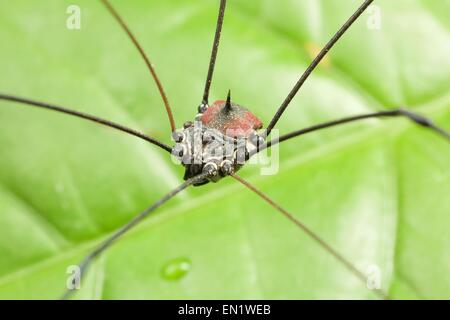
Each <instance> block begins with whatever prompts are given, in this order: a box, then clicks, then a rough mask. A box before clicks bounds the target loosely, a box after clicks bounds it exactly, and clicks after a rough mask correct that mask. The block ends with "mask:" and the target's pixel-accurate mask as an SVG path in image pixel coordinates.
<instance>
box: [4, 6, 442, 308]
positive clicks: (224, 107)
mask: <svg viewBox="0 0 450 320" xmlns="http://www.w3.org/2000/svg"><path fill="white" fill-rule="evenodd" d="M101 1H102V3H103V4H104V5H105V6H106V8H107V9H108V10H109V11H110V13H111V14H112V15H113V16H114V18H115V19H116V20H117V21H118V23H119V24H120V25H121V26H122V28H123V29H124V31H125V32H126V33H127V34H128V36H129V38H130V39H131V41H132V42H133V44H134V45H135V46H136V48H137V49H138V51H139V53H140V54H141V56H142V58H143V59H144V62H145V63H146V65H147V67H148V70H149V71H150V73H151V76H152V77H153V79H154V81H155V83H156V85H157V87H158V90H159V92H160V94H161V97H162V99H163V102H164V105H165V108H166V111H167V115H168V118H169V122H170V126H171V129H172V137H173V139H174V141H175V145H174V147H169V146H167V145H165V144H164V143H162V142H160V141H158V140H156V139H154V138H152V137H150V136H148V135H145V134H143V133H141V132H138V131H136V130H133V129H130V128H127V127H125V126H122V125H120V124H117V123H113V122H111V121H108V120H104V119H101V118H98V117H95V116H92V115H88V114H85V113H81V112H77V111H74V110H70V109H67V108H63V107H59V106H55V105H51V104H48V103H43V102H38V101H34V100H30V99H26V98H21V97H17V96H12V95H6V94H0V100H7V101H12V102H16V103H21V104H25V105H30V106H34V107H39V108H44V109H48V110H53V111H57V112H61V113H65V114H68V115H72V116H76V117H79V118H83V119H86V120H89V121H93V122H96V123H98V124H101V125H104V126H108V127H110V128H114V129H116V130H120V131H122V132H125V133H128V134H130V135H133V136H136V137H138V138H140V139H143V140H145V141H147V142H150V143H152V144H154V145H156V146H158V147H160V148H161V149H163V150H165V151H167V152H169V153H171V154H172V155H173V156H174V157H175V158H177V159H178V160H179V161H180V163H181V165H183V166H184V167H185V175H184V179H185V182H184V183H183V184H181V185H180V186H179V187H177V188H176V189H174V190H172V191H171V192H169V193H168V194H166V195H165V196H164V197H162V198H161V199H160V200H158V201H157V202H156V203H154V204H153V205H151V206H150V207H148V208H147V209H145V210H144V211H143V212H141V213H140V214H139V215H137V216H136V217H135V218H134V219H132V220H131V221H130V222H129V223H127V224H126V225H124V226H123V227H121V228H120V229H119V230H117V231H116V232H115V233H113V234H112V235H111V236H110V237H109V238H108V239H107V240H105V241H104V242H103V243H101V244H100V245H99V246H98V247H97V248H96V249H95V250H93V251H92V252H91V253H90V254H89V255H88V256H87V257H86V258H85V259H84V260H83V261H82V262H81V263H80V265H79V267H80V270H81V276H84V275H85V273H86V271H87V268H88V266H89V265H90V264H91V262H92V261H93V259H95V258H96V257H98V256H99V255H100V254H101V253H102V252H103V251H105V250H106V249H107V248H109V247H110V246H111V245H112V244H113V242H114V241H116V240H117V239H118V238H120V237H121V236H122V235H123V234H125V233H126V232H127V231H129V230H130V229H131V228H133V227H134V226H136V225H137V224H138V223H139V222H141V221H142V220H143V219H144V218H146V217H147V216H148V215H149V214H150V213H151V212H153V211H154V210H156V209H157V208H158V207H160V206H161V205H162V204H164V203H165V202H167V201H168V200H170V199H171V198H173V197H174V196H175V195H177V194H178V193H179V192H181V191H182V190H184V189H186V188H187V187H189V186H191V185H194V186H199V185H203V184H205V183H208V182H210V181H211V182H217V181H219V180H220V179H222V178H224V177H226V176H232V177H233V178H234V179H236V180H237V181H239V182H240V183H242V184H243V185H244V186H246V187H247V188H249V189H250V190H252V191H253V192H255V193H256V194H257V195H259V196H260V197H261V198H262V199H263V200H264V201H266V202H267V203H269V204H270V205H271V206H272V207H274V208H275V209H276V210H278V211H279V212H280V213H282V214H283V215H284V216H285V217H286V218H287V219H289V220H290V221H291V222H292V223H294V224H295V225H296V226H298V227H299V228H300V229H301V230H302V231H303V232H305V233H306V234H307V235H308V236H309V237H311V238H312V239H313V240H314V241H316V242H317V244H319V245H320V246H321V247H322V248H323V249H325V250H326V251H327V252H328V253H330V254H331V255H333V256H334V257H335V258H336V259H337V260H338V261H339V262H340V263H341V264H343V265H344V266H345V267H346V268H347V269H348V270H349V271H350V272H351V273H353V274H354V275H355V276H356V277H358V278H359V279H360V280H361V281H362V282H364V283H366V277H365V275H364V274H363V273H362V272H361V271H359V270H358V269H357V268H356V267H355V266H354V265H353V264H352V263H351V262H349V261H348V260H347V259H346V258H345V257H343V256H342V255H341V254H340V253H338V252H337V251H336V250H335V249H334V248H333V247H332V246H330V245H329V244H327V243H326V242H325V241H324V240H322V239H321V238H320V237H319V236H318V235H316V234H315V233H314V232H313V231H312V230H310V229H309V228H308V227H307V226H305V225H304V224H303V223H302V222H300V221H299V220H298V219H297V218H296V217H294V216H293V215H292V214H291V213H289V212H288V211H286V210H285V209H284V208H282V207H281V206H280V205H278V204H277V203H275V202H274V201H273V200H271V199H270V198H269V197H268V196H267V195H266V194H264V193H262V192H261V191H259V190H258V189H257V188H256V187H254V186H253V185H251V184H250V183H249V182H247V181H245V180H244V179H242V178H241V177H239V176H237V175H236V172H237V171H238V170H239V169H240V168H241V167H242V166H243V165H244V164H245V162H246V161H247V160H249V159H250V158H251V157H252V156H254V155H256V154H257V153H258V152H260V151H262V150H264V149H267V148H270V147H271V146H273V145H274V144H277V143H280V142H283V141H286V140H289V139H291V138H294V137H297V136H300V135H304V134H307V133H310V132H313V131H317V130H321V129H325V128H329V127H334V126H338V125H341V124H345V123H350V122H355V121H359V120H364V119H368V118H385V117H398V116H402V117H406V118H408V119H410V120H411V121H413V122H414V123H416V124H418V125H420V126H422V127H426V128H429V129H431V130H433V131H434V132H436V133H438V134H440V135H441V136H443V137H444V138H445V139H447V140H448V141H450V134H449V133H448V132H446V131H445V130H443V129H441V128H439V127H437V126H436V125H434V124H433V123H432V121H430V120H429V119H428V118H425V117H423V116H421V115H418V114H416V113H413V112H411V111H408V110H404V109H396V110H389V111H380V112H374V113H368V114H362V115H356V116H352V117H347V118H342V119H338V120H334V121H329V122H325V123H320V124H318V125H315V126H311V127H308V128H304V129H301V130H297V131H294V132H291V133H288V134H286V135H283V136H281V137H280V138H279V139H277V140H267V138H268V137H269V135H270V132H271V131H272V129H273V128H274V127H275V125H276V123H277V122H278V120H279V119H280V117H281V116H282V114H283V112H284V111H285V110H286V108H287V107H288V106H289V104H290V102H291V100H292V99H293V98H294V97H295V95H296V94H297V92H298V91H299V89H300V88H301V87H302V85H303V83H304V82H305V81H306V79H307V78H308V77H309V75H310V74H311V73H312V71H313V70H314V69H315V68H316V67H317V65H318V64H319V63H320V61H321V60H322V59H323V58H324V57H325V55H326V54H327V52H328V51H329V50H330V49H331V48H332V47H333V46H334V44H335V43H336V42H337V41H338V40H339V39H340V38H341V36H342V35H343V34H344V33H345V32H346V31H347V30H348V28H349V27H350V26H351V25H352V24H353V23H354V22H355V21H356V20H357V19H358V17H359V16H360V15H361V14H362V13H363V12H364V11H365V9H366V8H367V7H368V6H369V5H370V4H371V3H372V2H373V0H365V1H364V2H363V4H362V5H361V6H360V7H359V8H358V9H357V10H356V11H355V13H354V14H353V15H352V16H351V17H350V18H349V19H348V20H347V21H346V22H345V23H344V25H343V26H342V27H341V28H340V29H339V30H338V32H337V33H336V34H335V35H334V36H333V37H332V38H331V40H330V41H329V42H328V43H327V44H326V45H325V46H324V48H323V49H322V50H321V51H320V52H319V54H318V55H317V56H316V58H315V59H314V60H313V61H312V62H311V64H310V65H309V67H308V68H307V69H306V71H305V72H304V73H303V74H302V76H301V77H300V79H299V80H298V81H297V83H296V84H295V85H294V87H293V89H292V90H291V91H290V93H289V94H288V96H287V97H286V99H285V100H284V101H283V103H282V104H281V106H280V107H279V109H278V110H277V112H276V113H275V115H274V117H273V118H272V120H271V121H270V123H269V125H268V127H267V128H266V129H265V130H263V131H262V132H259V130H260V129H262V128H263V124H262V122H261V121H260V120H259V119H258V118H257V116H255V115H254V114H253V113H251V112H250V111H249V110H247V109H246V108H244V107H242V106H240V105H238V104H235V103H233V102H232V101H231V96H230V93H228V97H227V100H226V101H222V100H219V101H216V102H214V103H212V104H210V103H209V101H208V97H209V89H210V86H211V80H212V77H213V71H214V66H215V61H216V57H217V51H218V47H219V42H220V35H221V30H222V24H223V20H224V14H225V6H226V0H221V1H220V10H219V15H218V20H217V26H216V32H215V37H214V42H213V48H212V53H211V59H210V63H209V68H208V75H207V80H206V83H205V90H204V93H203V99H202V101H201V103H200V105H199V107H198V114H197V115H196V117H195V118H194V121H193V122H191V121H188V122H186V123H185V124H184V126H183V128H182V129H180V130H176V129H175V128H176V126H175V121H174V118H173V114H172V110H171V107H170V104H169V101H168V99H167V96H166V94H165V92H164V89H163V86H162V84H161V82H160V80H159V78H158V77H157V74H156V72H155V70H154V67H153V66H152V64H151V62H150V61H149V59H148V57H147V55H146V54H145V52H144V50H143V49H142V47H141V46H140V44H139V43H138V41H137V40H136V38H135V37H134V35H133V34H132V32H131V31H130V29H129V28H128V26H127V25H126V24H125V22H124V21H123V20H122V18H121V17H120V16H119V14H118V13H117V12H116V10H115V9H114V8H113V7H112V6H111V4H110V3H109V1H108V0H101ZM74 281H76V279H74ZM71 292H72V290H69V291H67V292H66V293H65V295H64V296H63V298H68V297H69V295H70V294H71ZM374 293H375V294H376V295H377V296H378V297H380V298H383V299H385V298H388V296H387V295H386V294H385V293H384V292H383V291H382V290H380V289H374Z"/></svg>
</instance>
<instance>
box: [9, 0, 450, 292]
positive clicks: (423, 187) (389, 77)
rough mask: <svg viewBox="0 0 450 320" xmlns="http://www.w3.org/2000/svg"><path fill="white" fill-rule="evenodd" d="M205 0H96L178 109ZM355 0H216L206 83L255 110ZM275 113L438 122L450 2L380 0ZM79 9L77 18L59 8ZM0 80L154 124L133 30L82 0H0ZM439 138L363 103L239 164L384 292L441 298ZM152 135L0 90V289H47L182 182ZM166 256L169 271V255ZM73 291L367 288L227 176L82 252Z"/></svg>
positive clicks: (445, 229)
mask: <svg viewBox="0 0 450 320" xmlns="http://www.w3.org/2000/svg"><path fill="white" fill-rule="evenodd" d="M218 2H219V1H213V0H195V1H193V0H165V1H157V0H140V1H138V0H130V1H120V0H112V3H113V4H114V5H116V7H117V9H118V10H119V12H120V13H121V14H122V16H123V18H124V19H125V20H126V21H128V23H129V25H130V27H131V29H132V30H133V31H134V33H135V34H136V36H137V37H138V39H139V40H140V41H141V43H142V45H143V47H144V48H145V49H146V51H147V52H148V53H149V56H150V58H151V60H152V62H153V63H154V64H155V67H156V69H157V71H158V72H159V74H160V77H161V80H162V82H163V83H164V85H165V86H166V90H167V93H168V96H169V99H170V101H171V103H172V105H173V108H174V114H175V119H176V121H177V124H178V125H179V126H180V125H181V124H182V123H183V122H184V121H186V120H192V119H193V117H194V115H195V113H196V108H197V105H198V104H199V102H200V99H201V94H202V89H203V82H204V78H205V76H206V70H207V64H208V59H209V55H210V48H211V43H212V38H213V31H214V27H215V20H216V17H217V9H218ZM361 2H362V1H361V0H352V1H350V0H346V1H343V0H322V1H319V0H310V1H306V0H304V1H303V0H279V1H274V0H265V1H248V0H229V1H228V8H227V15H226V18H225V24H224V31H223V35H222V43H221V46H220V52H219V56H218V61H217V68H216V72H215V78H214V81H213V85H212V92H211V98H212V99H213V100H214V99H223V98H224V97H225V95H226V93H227V91H228V89H231V90H232V92H233V99H234V101H235V102H237V103H240V104H242V105H245V106H247V107H248V108H250V109H251V110H252V111H253V112H254V113H255V114H257V115H258V116H259V117H260V118H261V119H262V120H263V122H264V123H265V124H267V123H268V122H269V121H270V118H271V116H272V115H273V113H274V111H275V110H276V108H277V107H278V106H279V105H280V103H281V102H282V100H283V99H284V98H285V96H286V94H287V93H288V92H289V90H290V89H291V87H292V85H293V84H294V83H295V81H296V80H297V79H298V77H299V76H300V74H301V73H302V72H303V70H304V69H305V68H306V66H307V64H308V63H309V61H310V60H311V58H312V55H313V54H314V52H315V51H316V50H317V49H318V48H320V47H321V46H322V45H323V44H324V43H325V42H326V41H327V40H328V39H329V38H330V37H331V35H332V34H333V33H334V32H335V31H336V30H337V29H338V28H339V27H340V26H341V24H342V23H343V22H344V21H345V20H346V19H347V18H348V17H349V16H350V15H351V14H352V13H353V11H354V10H355V9H356V8H357V7H358V6H359V5H360V3H361ZM375 3H376V4H377V5H378V6H379V9H380V10H381V11H380V12H381V29H379V30H372V29H370V28H368V27H367V20H368V19H369V18H370V15H369V14H367V13H366V14H364V15H363V16H362V17H361V19H360V20H359V21H358V22H357V23H356V24H355V25H354V26H353V27H352V28H351V30H350V31H349V32H348V33H347V34H346V35H345V36H344V37H343V39H342V40H341V41H340V42H339V43H338V45H337V46H336V47H335V48H334V49H333V51H332V52H331V54H330V55H329V57H328V58H327V60H326V61H325V62H324V63H323V64H322V65H321V66H320V68H319V69H318V70H316V72H315V73H314V75H313V76H312V78H311V79H310V80H309V81H308V82H307V84H306V85H305V87H304V88H303V89H302V90H301V92H300V94H299V95H298V96H297V97H296V98H295V99H294V101H293V102H292V104H291V106H290V107H289V109H288V111H287V112H286V113H285V115H284V117H283V119H282V120H281V121H280V122H279V128H280V130H281V133H286V132H289V131H291V130H294V129H299V128H301V127H304V126H308V125H312V124H316V123H318V122H321V121H326V120H331V119H334V118H338V117H342V116H346V115H354V114H359V113H364V112H369V111H374V110H384V109H391V108H396V107H399V106H407V107H408V108H411V109H413V110H416V111H418V112H420V113H422V114H425V115H427V116H429V117H431V118H433V119H434V120H435V121H436V122H437V123H438V124H440V125H441V126H443V127H446V128H447V130H450V94H449V90H448V88H449V86H450V59H449V58H448V57H449V56H450V36H449V30H450V21H449V20H448V17H447V16H446V14H447V13H448V12H449V11H450V4H449V2H448V1H434V0H422V1H421V0H397V1H390V0H379V1H375ZM70 4H76V5H78V6H79V7H80V8H81V29H80V30H68V29H67V28H66V19H67V17H68V15H67V14H66V9H67V7H68V6H69V5H70ZM0 7H1V11H0V39H1V40H0V41H1V44H2V45H1V49H0V65H1V69H0V70H1V71H0V92H4V93H10V94H17V95H21V96H25V97H29V98H34V99H38V100H43V101H48V102H52V103H55V104H60V105H63V106H67V107H70V108H73V109H76V110H80V111H85V112H89V113H91V114H95V115H98V116H101V117H104V118H107V119H110V120H114V121H117V122H120V123H122V124H125V125H128V126H131V127H133V128H137V129H141V130H143V131H145V132H147V133H149V134H151V135H153V136H155V137H157V138H159V139H161V140H163V141H165V142H166V143H170V133H169V125H168V121H167V117H166V115H165V113H164V108H163V105H162V102H161V99H160V97H159V95H158V93H157V90H156V88H155V86H154V84H153V83H152V80H151V79H150V77H149V75H148V71H147V70H146V69H145V66H144V64H143V62H142V61H141V59H140V57H139V55H138V53H137V52H136V50H135V48H134V47H133V46H132V45H131V43H130V41H129V39H128V38H127V37H126V36H125V34H124V33H123V31H122V30H121V29H120V28H119V26H118V25H117V23H116V22H115V21H114V20H113V19H112V17H111V16H110V15H109V13H108V12H107V11H106V10H105V8H104V7H103V6H102V5H101V4H100V1H93V0H76V1H72V0H71V1H66V0H64V1H62V0H45V1H43V0H39V1H29V0H16V1H6V0H0ZM449 160H450V145H449V144H448V143H447V142H445V141H444V140H443V139H442V138H440V137H438V136H436V135H434V134H432V133H430V132H428V131H426V130H424V129H421V128H416V127H415V126H414V125H412V124H411V123H409V122H408V121H406V120H385V121H367V122H364V123H360V124H352V125H347V126H344V127H342V128H335V129H330V130H326V131H323V132H318V133H314V134H311V135H308V136H305V137H302V138H301V139H296V140H292V141H290V142H287V143H284V144H282V146H281V148H280V170H279V173H278V174H277V175H276V176H261V175H260V173H259V172H260V171H259V168H258V167H256V166H250V167H247V168H244V169H243V170H242V171H241V175H242V176H244V177H246V178H248V179H249V180H250V181H252V182H253V183H254V184H255V185H256V186H258V187H259V188H261V189H262V190H263V191H264V192H267V193H268V194H269V195H270V196H271V197H273V199H275V200H276V201H278V202H279V203H280V204H282V205H283V206H284V207H285V208H286V209H288V210H290V211H292V212H293V213H294V214H295V215H296V217H298V218H299V219H301V221H303V222H304V223H306V224H307V225H308V226H310V227H311V228H312V229H313V230H314V231H316V232H317V233H318V234H319V235H320V236H322V237H323V238H324V239H325V240H326V241H327V242H328V243H330V244H332V245H333V246H334V247H335V248H337V249H338V250H339V251H340V252H342V253H343V254H344V255H345V256H346V257H347V258H348V259H350V260H351V261H352V262H353V263H354V264H356V265H357V266H358V267H359V268H360V269H361V270H367V268H369V266H373V265H375V266H377V267H378V268H379V269H380V270H381V280H382V282H381V284H382V288H383V289H384V290H385V291H386V292H388V293H389V295H390V296H391V297H392V298H397V299H408V298H447V299H448V298H450V291H449V288H450V273H449V269H450V250H449V247H450V235H449V230H450V197H449V195H450V165H449V163H450V161H449ZM182 174H183V169H182V168H181V167H178V166H176V165H174V164H173V163H172V162H171V161H170V159H169V158H168V156H167V154H166V153H165V152H163V151H160V150H158V149H157V148H156V147H154V146H151V145H148V144H145V143H144V142H142V141H139V140H137V139H135V138H133V137H129V136H126V135H123V134H120V133H117V132H115V131H113V130H110V129H106V128H103V127H100V126H96V125H93V124H90V123H86V122H83V121H81V120H78V119H73V118H70V117H67V116H64V115H59V114H55V113H51V112H46V111H42V110H36V109H33V108H29V107H25V106H19V105H13V104H11V103H6V102H0V298H8V299H9V298H33V299H34V298H36V299H43V298H50V299H55V298H58V297H59V296H60V294H61V293H62V292H63V290H64V288H65V282H66V277H67V274H66V268H67V266H68V265H70V264H74V263H77V262H78V261H79V260H80V259H81V258H82V257H83V255H84V254H86V253H87V252H88V251H89V250H90V249H91V248H92V247H93V246H95V244H97V243H98V242H99V241H101V239H103V238H104V237H106V236H107V235H108V234H109V233H110V232H112V231H113V230H114V229H115V228H117V227H119V226H121V225H122V224H124V223H125V222H127V221H128V220H129V219H130V218H132V217H133V216H134V215H135V214H137V213H138V212H139V211H141V210H142V209H143V208H145V207H146V206H148V205H149V204H151V203H152V202H153V201H155V200H156V199H158V198H159V197H161V196H162V195H163V194H165V193H166V192H167V191H169V190H170V189H171V188H174V187H175V186H176V185H178V184H179V183H180V182H181V181H182ZM180 268H181V269H182V270H180ZM77 297H78V298H94V299H100V298H103V299H126V298H152V299H159V298H162V299H164V298H188V299H191V298H207V299H209V298H237V299H239V298H252V299H259V298H273V299H278V298H287V299H294V298H302V299H305V298H308V299H315V298H351V299H365V298H368V299H373V298H376V297H375V296H374V295H373V293H371V292H370V291H369V290H368V289H367V288H366V286H365V285H364V284H362V283H361V282H360V281H359V280H358V279H357V278H355V277H354V275H352V274H351V273H349V272H348V271H347V270H346V269H345V268H344V267H342V266H341V265H340V264H339V263H337V262H336V261H335V260H334V258H333V257H332V256H330V255H329V254H328V253H327V252H325V251H324V250H322V248H320V247H319V246H317V244H316V243H314V242H312V241H311V240H310V239H309V238H308V237H307V236H305V235H304V234H303V233H302V232H301V231H299V230H298V229H297V228H296V227H295V226H293V225H292V224H291V223H290V222H289V221H287V220H286V219H285V218H284V217H282V216H281V215H280V214H279V213H277V212H276V211H274V210H273V209H272V208H271V207H269V206H268V205H267V204H266V203H264V202H263V201H261V200H260V199H259V198H257V197H256V196H255V195H254V194H252V193H251V192H250V191H248V190H245V189H244V188H243V187H242V186H241V185H239V184H238V183H236V182H235V181H233V180H232V179H225V180H223V181H221V182H220V183H218V184H209V185H207V186H204V187H200V188H193V189H190V190H188V191H186V192H184V193H183V194H181V195H180V196H178V197H177V198H176V199H174V200H173V201H171V202H170V203H168V204H167V205H165V206H164V207H163V208H162V209H161V210H159V211H158V212H157V213H156V214H155V215H154V216H152V217H150V218H149V219H147V220H146V221H145V222H144V223H143V224H142V225H140V226H139V227H138V228H137V229H136V230H134V231H133V232H131V233H130V234H128V235H127V236H126V237H124V238H123V239H122V240H121V241H120V242H118V243H117V244H116V245H115V246H114V247H113V248H111V250H109V251H108V252H107V254H105V255H104V256H103V258H101V259H100V260H98V261H97V263H95V265H94V267H93V268H91V270H90V273H89V275H88V277H87V278H86V280H85V282H84V283H83V288H82V290H81V291H80V292H79V294H78V295H77Z"/></svg>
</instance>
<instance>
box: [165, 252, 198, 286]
mask: <svg viewBox="0 0 450 320" xmlns="http://www.w3.org/2000/svg"><path fill="white" fill-rule="evenodd" d="M190 270H191V261H190V260H189V259H188V258H185V257H180V258H175V259H173V260H170V261H169V262H167V263H166V264H165V265H164V266H163V268H162V276H163V278H164V279H166V280H172V281H173V280H178V279H181V278H183V277H184V276H185V275H186V274H187V273H188V272H189V271H190Z"/></svg>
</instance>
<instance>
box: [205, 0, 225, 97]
mask: <svg viewBox="0 0 450 320" xmlns="http://www.w3.org/2000/svg"><path fill="white" fill-rule="evenodd" d="M226 5H227V1H226V0H221V1H220V9H219V16H218V17H217V25H216V33H215V35H214V42H213V47H212V51H211V59H210V61H209V68H208V75H207V77H206V83H205V90H204V92H203V99H202V105H203V106H207V105H208V99H209V89H210V87H211V81H212V77H213V73H214V66H215V65H216V58H217V51H218V50H219V43H220V35H221V33H222V25H223V19H224V16H225V7H226Z"/></svg>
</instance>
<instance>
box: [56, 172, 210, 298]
mask: <svg viewBox="0 0 450 320" xmlns="http://www.w3.org/2000/svg"><path fill="white" fill-rule="evenodd" d="M207 176H208V174H205V173H203V174H200V175H197V176H195V177H192V178H190V179H188V180H186V181H185V182H183V183H182V184H181V185H179V186H178V187H176V188H175V189H173V190H172V191H170V192H169V193H167V194H166V195H165V196H163V197H162V198H161V199H159V200H158V201H156V202H155V203H154V204H152V205H151V206H150V207H148V208H147V209H145V210H144V211H142V212H141V213H140V214H138V215H137V216H136V217H134V218H133V219H132V220H131V221H130V222H128V223H127V224H126V225H124V226H123V227H121V228H120V229H118V230H117V231H116V232H114V233H113V234H112V235H111V236H110V237H108V239H106V240H105V241H103V242H102V243H101V244H100V245H99V246H98V247H97V248H95V249H94V250H93V251H92V252H91V253H90V254H88V255H87V256H86V257H85V258H84V259H83V261H82V262H81V263H80V264H79V265H78V266H79V267H80V279H78V280H80V281H81V279H82V277H83V276H84V275H85V273H86V271H87V269H88V267H89V266H90V264H91V263H92V261H93V260H94V259H95V258H97V257H98V256H99V255H100V254H101V253H103V252H104V251H105V250H106V249H108V248H109V247H110V246H111V245H112V244H113V243H114V242H115V241H116V240H117V239H118V238H120V237H121V236H123V235H124V234H125V233H126V232H128V231H129V230H130V229H132V228H133V227H135V226H136V225H137V224H139V223H140V222H142V220H144V219H145V218H147V217H148V215H149V214H150V213H152V212H153V211H155V210H156V209H157V208H159V207H160V206H161V205H163V204H164V203H165V202H167V201H169V200H170V199H172V198H173V197H175V196H176V195H177V194H178V193H180V192H181V191H183V190H184V189H186V188H187V187H189V186H191V185H193V184H195V183H197V182H199V181H203V180H204V179H205V178H206V177H207ZM74 281H76V280H74ZM74 290H75V289H68V290H67V291H66V292H65V293H64V295H63V296H62V299H67V298H69V297H70V295H71V294H72V293H73V291H74Z"/></svg>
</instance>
